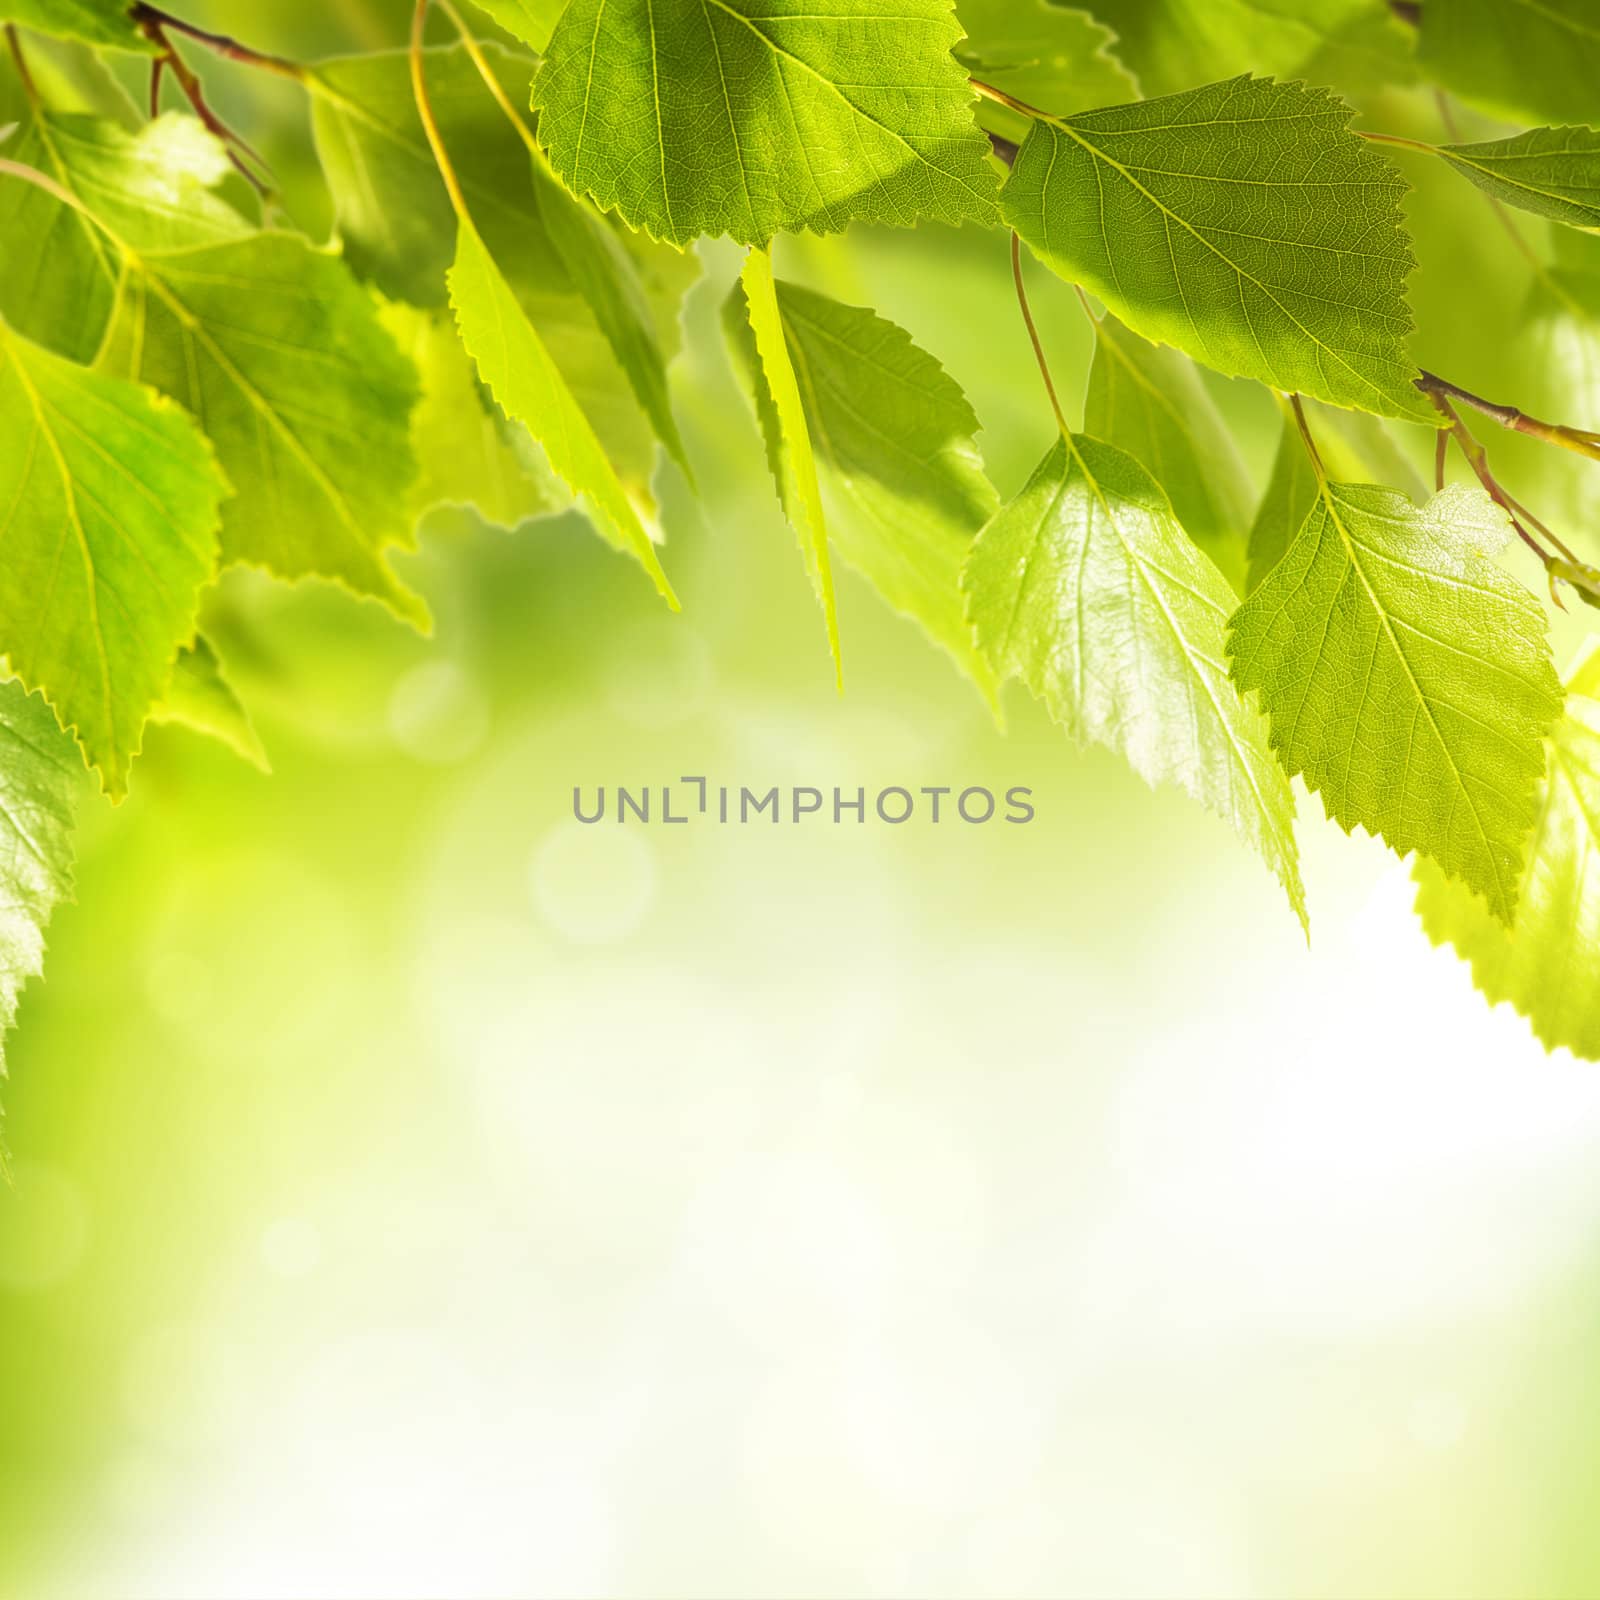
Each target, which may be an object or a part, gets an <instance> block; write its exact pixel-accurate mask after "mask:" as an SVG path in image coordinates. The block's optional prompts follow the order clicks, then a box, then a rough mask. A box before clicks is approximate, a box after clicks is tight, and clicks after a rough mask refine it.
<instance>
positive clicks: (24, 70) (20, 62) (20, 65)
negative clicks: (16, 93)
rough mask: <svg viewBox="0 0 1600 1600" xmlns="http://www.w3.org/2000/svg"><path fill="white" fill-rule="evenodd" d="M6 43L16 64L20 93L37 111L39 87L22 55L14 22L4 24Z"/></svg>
mask: <svg viewBox="0 0 1600 1600" xmlns="http://www.w3.org/2000/svg"><path fill="white" fill-rule="evenodd" d="M6 43H7V44H8V45H9V46H10V47H11V59H12V60H13V61H15V62H16V64H17V76H18V77H19V78H20V79H21V80H22V92H23V93H24V94H25V95H26V96H27V97H28V104H29V105H30V106H33V107H34V108H35V109H37V107H38V105H39V86H38V84H36V83H35V82H34V81H33V72H32V70H31V69H30V68H29V66H28V58H27V57H26V56H25V55H23V53H22V38H21V35H19V34H18V32H17V25H16V23H14V22H8V23H7V24H6Z"/></svg>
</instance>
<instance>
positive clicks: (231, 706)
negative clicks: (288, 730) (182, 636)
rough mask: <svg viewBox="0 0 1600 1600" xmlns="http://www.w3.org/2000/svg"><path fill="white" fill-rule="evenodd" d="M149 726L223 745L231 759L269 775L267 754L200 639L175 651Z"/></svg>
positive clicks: (208, 646) (212, 653)
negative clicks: (173, 728)
mask: <svg viewBox="0 0 1600 1600" xmlns="http://www.w3.org/2000/svg"><path fill="white" fill-rule="evenodd" d="M150 720H151V721H152V722H163V723H175V724H177V725H179V726H181V727H185V728H191V729H193V730H194V731H195V732H196V733H203V734H206V735H208V736H209V737H210V738H213V739H216V740H217V741H218V742H219V743H221V744H225V745H227V747H228V748H229V749H230V750H232V751H233V753H234V754H235V755H237V756H241V757H242V758H243V759H244V760H246V761H248V762H249V763H250V764H251V766H253V767H259V768H260V769H261V770H262V771H263V772H267V771H270V770H271V768H270V765H269V763H268V761H267V753H266V751H265V750H264V749H263V748H262V746H261V739H260V737H259V735H258V734H257V733H256V730H255V727H254V725H253V724H252V723H251V721H250V713H249V712H248V711H246V710H245V708H244V706H243V705H242V704H240V701H239V697H238V695H236V694H235V693H234V691H233V685H232V684H230V683H229V682H228V680H227V678H226V676H225V675H224V674H223V671H222V663H221V662H220V661H219V660H218V659H217V652H216V650H215V649H214V648H213V647H212V646H211V644H210V643H209V642H208V641H207V640H206V639H205V637H204V636H199V637H197V638H196V639H195V641H194V643H193V644H192V645H187V646H185V647H184V649H182V650H181V651H179V653H178V660H177V664H176V665H175V666H174V667H173V669H172V681H171V682H170V683H169V684H168V685H167V692H166V693H165V694H164V695H163V696H162V698H161V699H160V700H159V701H158V702H157V703H156V705H155V707H154V709H153V710H152V711H151V713H150Z"/></svg>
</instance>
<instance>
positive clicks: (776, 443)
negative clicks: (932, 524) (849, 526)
mask: <svg viewBox="0 0 1600 1600" xmlns="http://www.w3.org/2000/svg"><path fill="white" fill-rule="evenodd" d="M739 282H740V287H741V288H742V289H743V291H744V298H745V306H746V311H747V314H748V316H749V319H750V333H751V337H752V339H753V341H754V343H755V348H756V354H757V356H758V357H759V359H760V362H761V371H762V376H763V379H764V382H765V387H766V393H767V396H768V397H769V398H770V400H771V409H770V411H769V412H768V413H767V416H766V421H767V426H766V429H765V431H766V437H767V451H768V458H769V460H770V462H771V465H772V469H773V476H774V478H775V479H776V480H777V484H778V498H779V499H780V500H781V501H782V502H783V509H784V512H785V513H786V515H787V516H788V518H789V525H790V526H791V527H792V528H793V529H794V531H795V534H796V536H797V537H798V538H799V540H800V554H801V556H802V557H803V558H804V560H805V564H806V572H807V573H808V574H809V575H810V578H811V587H812V588H813V589H814V590H815V591H816V596H817V600H818V602H819V603H820V604H821V606H822V616H823V621H824V623H825V625H826V627H827V630H828V649H829V650H830V651H831V652H832V654H833V670H834V675H835V677H836V678H837V679H838V680H839V681H840V683H841V684H842V682H843V672H844V667H843V663H842V661H841V659H840V656H839V618H838V614H837V611H836V609H835V606H834V598H833V570H832V568H831V566H830V565H829V562H828V524H827V517H826V515H825V514H824V511H823V505H822V486H821V484H820V483H819V482H818V480H817V462H816V456H815V454H814V453H813V451H812V447H811V430H810V428H809V427H808V426H807V423H806V411H805V405H804V403H803V402H802V400H801V398H800V381H799V379H798V378H797V377H796V375H795V368H794V362H793V358H792V356H791V354H790V350H789V341H788V338H787V336H786V334H785V332H784V326H783V316H782V313H781V312H780V311H779V309H778V291H777V285H776V284H775V283H774V281H773V277H772V257H771V256H770V255H768V254H767V252H766V251H765V250H751V251H750V252H749V253H748V254H747V255H746V256H745V261H744V270H743V272H742V273H741V274H740V278H739Z"/></svg>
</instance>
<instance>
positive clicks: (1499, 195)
mask: <svg viewBox="0 0 1600 1600" xmlns="http://www.w3.org/2000/svg"><path fill="white" fill-rule="evenodd" d="M1594 114H1597V115H1600V105H1597V106H1596V107H1595V112H1594ZM1439 154H1440V155H1442V156H1443V157H1444V158H1445V160H1446V161H1448V162H1449V163H1450V165H1451V166H1453V167H1454V168H1455V169H1456V171H1457V172H1460V173H1463V174H1464V175H1465V176H1466V177H1468V178H1470V179H1471V180H1472V181H1473V182H1474V183H1475V184H1477V186H1478V187H1479V188H1480V189H1482V190H1484V191H1485V192H1486V193H1488V194H1492V195H1493V196H1494V197H1495V198H1496V199H1497V200H1504V201H1505V203H1506V204H1507V205H1512V206H1520V207H1521V208H1522V210H1524V211H1532V212H1533V213H1534V214H1535V215H1536V216H1541V217H1549V218H1551V219H1552V220H1553V221H1555V222H1565V223H1569V224H1570V225H1571V226H1572V227H1575V228H1595V227H1600V133H1596V132H1595V130H1594V129H1593V128H1530V129H1529V130H1528V131H1527V132H1526V133H1519V134H1517V135H1516V137H1515V138H1511V139H1490V140H1488V141H1487V142H1485V143H1483V144H1446V145H1441V146H1440V147H1439Z"/></svg>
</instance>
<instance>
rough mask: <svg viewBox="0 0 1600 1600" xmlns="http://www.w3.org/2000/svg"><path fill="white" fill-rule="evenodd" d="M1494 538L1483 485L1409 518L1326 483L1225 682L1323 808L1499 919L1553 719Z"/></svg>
mask: <svg viewBox="0 0 1600 1600" xmlns="http://www.w3.org/2000/svg"><path fill="white" fill-rule="evenodd" d="M1508 533H1509V528H1508V525H1507V523H1506V519H1505V517H1504V515H1503V514H1502V513H1501V512H1500V511H1498V510H1497V509H1496V508H1495V507H1494V506H1493V505H1492V504H1491V502H1490V501H1489V499H1488V497H1487V496H1486V495H1485V494H1483V493H1482V491H1481V490H1477V489H1466V488H1463V487H1459V486H1456V487H1452V488H1449V489H1446V490H1445V491H1444V492H1443V493H1442V494H1440V495H1438V496H1436V497H1435V498H1434V499H1433V500H1432V501H1431V502H1430V503H1429V504H1428V505H1427V506H1425V507H1421V508H1419V507H1417V506H1415V505H1413V504H1412V503H1411V501H1409V500H1408V499H1406V497H1405V496H1404V495H1402V494H1400V493H1398V492H1397V491H1396V490H1393V489H1383V488H1379V487H1378V486H1377V485H1375V484H1347V483H1327V484H1324V485H1322V486H1321V492H1320V494H1319V496H1318V499H1317V502H1316V505H1315V506H1314V507H1313V509H1312V511H1311V514H1310V516H1308V517H1307V518H1306V522H1305V526H1304V527H1303V528H1302V529H1301V531H1300V534H1299V536H1298V537H1297V538H1296V540H1295V542H1294V544H1293V545H1292V546H1291V547H1290V549H1289V553H1288V554H1287V555H1286V556H1285V557H1284V559H1283V560H1282V561H1280V562H1279V563H1278V565H1277V566H1275V567H1274V568H1273V569H1272V571H1271V572H1270V573H1269V574H1268V575H1267V577H1266V578H1265V580H1264V581H1263V582H1262V584H1261V586H1260V587H1259V588H1258V589H1257V590H1256V591H1255V592H1254V593H1253V594H1252V595H1251V596H1250V598H1249V599H1248V600H1246V601H1245V603H1244V605H1243V606H1241V607H1240V609H1239V610H1238V611H1237V612H1236V613H1235V615H1234V617H1233V619H1232V621H1231V622H1230V623H1229V636H1228V653H1229V656H1230V657H1231V659H1232V662H1233V676H1234V681H1235V682H1236V683H1237V684H1238V685H1239V687H1240V688H1241V689H1242V690H1245V691H1246V692H1248V691H1250V690H1259V691H1260V695H1261V703H1262V706H1263V707H1264V709H1265V710H1266V712H1267V715H1268V717H1269V718H1270V720H1271V723H1272V744H1273V748H1274V749H1275V750H1276V751H1277V752H1278V753H1279V756H1280V758H1281V759H1282V761H1283V763H1284V765H1285V767H1286V768H1287V769H1288V770H1289V772H1291V773H1298V774H1301V775H1303V776H1304V778H1305V781H1306V783H1307V784H1308V785H1309V786H1310V787H1311V788H1313V789H1315V790H1317V791H1318V792H1319V793H1320V794H1321V795H1322V799H1323V804H1324V805H1325V807H1326V808H1327V811H1328V814H1329V815H1330V816H1332V817H1334V818H1336V819H1337V820H1338V821H1339V822H1340V823H1341V824H1342V825H1343V826H1344V827H1345V828H1346V829H1347V830H1348V829H1350V828H1353V827H1355V826H1357V825H1360V826H1361V827H1364V828H1366V829H1368V830H1369V831H1370V832H1372V833H1375V834H1378V835H1380V836H1381V837H1382V838H1384V839H1385V840H1387V841H1388V843H1389V845H1390V846H1391V847H1392V848H1393V849H1394V850H1395V851H1397V852H1398V853H1399V854H1401V855H1405V854H1407V853H1408V852H1410V851H1412V850H1419V851H1421V852H1422V853H1423V854H1425V855H1429V856H1432V857H1433V858H1434V860H1436V861H1437V862H1438V863H1439V865H1440V866H1441V867H1442V868H1443V869H1444V870H1445V871H1446V872H1448V873H1450V874H1451V875H1452V876H1453V877H1458V878H1460V879H1462V880H1463V881H1464V882H1466V883H1467V884H1468V885H1469V886H1470V887H1471V888H1472V889H1474V890H1476V891H1477V892H1478V893H1479V894H1481V895H1483V896H1484V898H1485V899H1486V900H1487V901H1488V904H1489V909H1490V910H1491V911H1492V912H1493V914H1494V915H1495V916H1497V917H1499V918H1500V919H1501V920H1502V921H1506V922H1509V921H1510V920H1511V917H1512V914H1513V912H1514V911H1515V908H1516V899H1517V879H1518V876H1519V872H1520V868H1521V863H1522V844H1523V840H1524V839H1525V838H1526V837H1527V834H1528V830H1529V829H1530V828H1531V827H1532V826H1533V821H1534V788H1535V785H1536V784H1537V783H1538V781H1539V775H1540V772H1541V770H1542V768H1543V756H1542V753H1541V748H1540V741H1541V740H1542V739H1543V737H1544V734H1545V732H1546V730H1547V729H1548V728H1549V726H1550V724H1551V722H1552V721H1554V719H1555V718H1556V716H1557V715H1559V713H1560V710H1561V684H1560V681H1559V680H1558V679H1557V677H1556V674H1555V669H1554V668H1553V667H1552V666H1551V664H1550V648H1549V643H1548V640H1547V639H1546V636H1545V617H1544V612H1543V610H1542V609H1541V607H1540V606H1539V604H1538V602H1537V601H1536V600H1535V599H1534V597H1533V596H1532V595H1531V594H1529V593H1528V591H1527V590H1526V589H1524V588H1523V587H1522V586H1521V585H1520V584H1519V583H1517V582H1515V581H1514V580H1513V579H1512V578H1510V577H1508V576H1507V574H1506V573H1505V572H1503V571H1502V570H1501V569H1500V567H1498V566H1497V565H1496V564H1495V561H1494V553H1495V552H1496V551H1497V550H1498V549H1499V548H1500V546H1501V545H1502V544H1503V543H1504V541H1505V539H1506V537H1507V536H1508Z"/></svg>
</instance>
